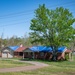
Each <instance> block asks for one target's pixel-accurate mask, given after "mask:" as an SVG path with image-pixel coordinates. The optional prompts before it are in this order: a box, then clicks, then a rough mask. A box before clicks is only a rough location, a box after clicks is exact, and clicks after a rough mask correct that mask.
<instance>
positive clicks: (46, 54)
mask: <svg viewBox="0 0 75 75" xmlns="http://www.w3.org/2000/svg"><path fill="white" fill-rule="evenodd" d="M52 52H53V51H52V48H51V47H49V46H33V47H31V48H27V49H25V50H24V51H23V58H36V59H51V58H52Z"/></svg>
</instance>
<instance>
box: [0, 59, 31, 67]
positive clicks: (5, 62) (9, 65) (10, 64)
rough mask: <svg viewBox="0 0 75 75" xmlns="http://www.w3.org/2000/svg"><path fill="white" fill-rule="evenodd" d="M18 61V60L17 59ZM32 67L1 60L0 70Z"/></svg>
mask: <svg viewBox="0 0 75 75" xmlns="http://www.w3.org/2000/svg"><path fill="white" fill-rule="evenodd" d="M15 60H16V59H15ZM27 65H30V64H28V63H23V62H18V61H12V60H9V59H8V60H5V59H3V60H0V68H12V67H20V66H27Z"/></svg>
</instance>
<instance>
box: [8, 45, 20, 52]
mask: <svg viewBox="0 0 75 75" xmlns="http://www.w3.org/2000/svg"><path fill="white" fill-rule="evenodd" d="M9 48H10V49H11V50H14V51H15V50H17V49H18V48H19V46H9Z"/></svg>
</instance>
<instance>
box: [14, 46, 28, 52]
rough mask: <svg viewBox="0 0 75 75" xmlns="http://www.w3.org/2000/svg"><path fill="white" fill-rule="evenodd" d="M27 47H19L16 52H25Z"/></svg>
mask: <svg viewBox="0 0 75 75" xmlns="http://www.w3.org/2000/svg"><path fill="white" fill-rule="evenodd" d="M26 48H27V47H19V48H18V49H17V50H16V51H15V52H23V50H25V49H26Z"/></svg>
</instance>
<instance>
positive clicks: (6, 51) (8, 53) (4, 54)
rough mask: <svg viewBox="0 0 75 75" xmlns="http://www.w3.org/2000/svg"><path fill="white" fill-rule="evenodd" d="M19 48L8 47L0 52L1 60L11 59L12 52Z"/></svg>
mask: <svg viewBox="0 0 75 75" xmlns="http://www.w3.org/2000/svg"><path fill="white" fill-rule="evenodd" d="M18 48H19V46H8V47H5V48H3V49H2V50H1V54H2V58H13V57H14V51H15V50H16V49H18Z"/></svg>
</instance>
